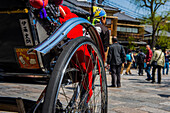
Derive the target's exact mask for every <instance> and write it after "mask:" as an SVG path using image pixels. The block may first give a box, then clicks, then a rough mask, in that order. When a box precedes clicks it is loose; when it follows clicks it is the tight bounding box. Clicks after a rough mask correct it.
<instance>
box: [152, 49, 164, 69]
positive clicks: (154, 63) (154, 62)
mask: <svg viewBox="0 0 170 113" xmlns="http://www.w3.org/2000/svg"><path fill="white" fill-rule="evenodd" d="M161 55H162V52H161V54H160V55H159V58H160V56H161ZM159 58H158V59H157V61H158V60H159ZM157 61H152V63H151V66H154V67H156V66H157V65H158V64H157Z"/></svg>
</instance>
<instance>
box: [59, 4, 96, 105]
mask: <svg viewBox="0 0 170 113" xmlns="http://www.w3.org/2000/svg"><path fill="white" fill-rule="evenodd" d="M60 6H61V7H62V8H63V10H64V11H65V13H66V15H65V17H59V21H60V23H61V24H62V23H64V22H66V21H67V20H69V19H71V18H75V17H78V16H77V15H76V14H74V13H72V12H71V11H70V9H69V8H68V7H67V6H62V5H60ZM80 36H83V27H82V26H81V25H77V26H75V27H74V28H73V29H72V30H71V31H70V32H69V33H68V34H67V37H68V38H69V39H75V38H77V37H80ZM73 60H74V62H75V63H76V61H77V60H78V62H79V63H77V65H75V66H76V67H78V68H79V69H81V70H82V71H83V73H84V74H86V73H87V74H88V76H87V77H85V79H84V80H83V81H82V84H83V87H84V88H85V90H87V89H89V96H88V99H87V102H88V101H89V100H90V97H91V96H92V94H93V92H92V69H93V68H94V66H93V63H92V58H91V56H90V53H89V51H88V49H87V46H86V45H83V46H81V47H80V48H79V49H78V50H77V51H76V53H75V54H74V56H73Z"/></svg>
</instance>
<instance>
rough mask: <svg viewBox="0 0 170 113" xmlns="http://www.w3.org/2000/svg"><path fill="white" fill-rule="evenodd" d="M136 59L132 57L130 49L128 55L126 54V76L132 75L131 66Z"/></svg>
mask: <svg viewBox="0 0 170 113" xmlns="http://www.w3.org/2000/svg"><path fill="white" fill-rule="evenodd" d="M134 61H135V60H134V57H133V55H132V50H131V49H129V50H128V52H127V54H126V64H127V69H126V72H125V74H126V75H128V74H132V73H131V71H130V68H131V65H132V62H134Z"/></svg>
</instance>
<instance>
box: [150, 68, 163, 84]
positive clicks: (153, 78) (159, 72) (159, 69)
mask: <svg viewBox="0 0 170 113" xmlns="http://www.w3.org/2000/svg"><path fill="white" fill-rule="evenodd" d="M161 68H162V67H161V66H156V67H155V66H154V67H153V69H152V82H155V71H156V69H157V71H158V72H157V74H158V83H161Z"/></svg>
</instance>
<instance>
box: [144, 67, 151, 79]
mask: <svg viewBox="0 0 170 113" xmlns="http://www.w3.org/2000/svg"><path fill="white" fill-rule="evenodd" d="M150 70H151V65H150V64H148V65H147V66H146V69H145V72H146V73H147V79H151V73H150Z"/></svg>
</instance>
